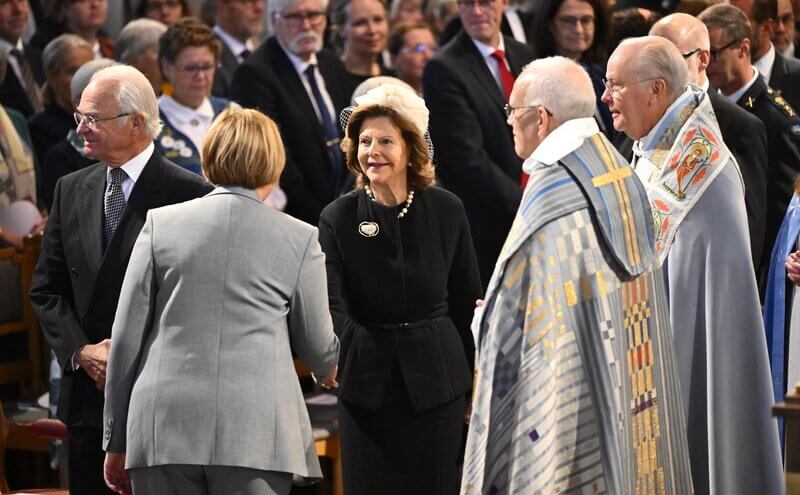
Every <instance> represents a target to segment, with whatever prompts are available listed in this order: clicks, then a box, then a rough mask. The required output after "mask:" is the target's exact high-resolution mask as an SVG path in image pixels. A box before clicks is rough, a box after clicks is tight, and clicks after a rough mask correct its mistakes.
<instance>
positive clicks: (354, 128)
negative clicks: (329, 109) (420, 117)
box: [342, 105, 435, 191]
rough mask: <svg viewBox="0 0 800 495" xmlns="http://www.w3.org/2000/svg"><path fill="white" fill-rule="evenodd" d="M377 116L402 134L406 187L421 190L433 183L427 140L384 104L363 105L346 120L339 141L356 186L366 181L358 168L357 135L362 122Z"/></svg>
mask: <svg viewBox="0 0 800 495" xmlns="http://www.w3.org/2000/svg"><path fill="white" fill-rule="evenodd" d="M376 117H387V118H388V119H389V120H391V121H392V124H394V125H395V126H396V127H397V128H398V129H400V134H401V135H402V136H403V141H405V144H406V150H407V152H408V161H409V163H410V164H411V166H410V167H408V172H407V173H408V187H409V188H411V189H413V190H416V191H421V190H423V189H427V188H429V187H431V186H432V185H434V183H435V174H434V170H433V164H432V163H431V156H430V152H429V150H428V143H427V142H426V141H425V137H424V136H422V135H421V134H420V133H419V131H418V130H417V128H416V126H414V124H413V123H412V122H411V121H410V120H408V119H407V118H405V117H403V116H402V115H400V114H399V113H398V112H396V111H395V110H394V109H392V108H390V107H386V106H383V105H365V106H362V107H358V108H356V109H355V110H354V111H353V114H352V115H351V116H350V120H349V121H348V122H347V132H346V136H345V138H344V140H343V141H342V150H344V152H345V157H346V159H347V168H348V169H350V171H352V172H353V173H354V174H356V188H362V187H364V184H368V183H369V179H368V178H367V176H366V175H365V174H364V171H363V170H361V165H359V163H358V135H359V134H360V133H361V127H362V126H363V125H364V121H365V120H367V119H371V118H376Z"/></svg>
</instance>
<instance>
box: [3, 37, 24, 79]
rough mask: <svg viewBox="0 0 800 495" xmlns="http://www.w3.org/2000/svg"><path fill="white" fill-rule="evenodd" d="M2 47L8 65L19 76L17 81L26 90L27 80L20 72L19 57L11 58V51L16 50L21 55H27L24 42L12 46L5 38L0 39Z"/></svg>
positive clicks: (18, 41) (19, 41)
mask: <svg viewBox="0 0 800 495" xmlns="http://www.w3.org/2000/svg"><path fill="white" fill-rule="evenodd" d="M0 47H1V48H2V49H3V51H4V52H6V59H7V60H8V65H10V66H11V69H13V70H14V74H16V76H17V81H19V83H20V84H21V85H22V87H23V89H24V88H25V83H24V81H25V79H24V78H23V77H22V72H21V71H20V68H19V62H18V61H17V57H13V56H11V50H13V49H14V48H16V49H17V50H19V51H20V52H21V53H25V48H24V47H23V45H22V40H21V39H20V40H17V44H16V45H12V44H11V43H9V41H8V40H6V39H5V38H0Z"/></svg>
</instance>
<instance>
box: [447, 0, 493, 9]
mask: <svg viewBox="0 0 800 495" xmlns="http://www.w3.org/2000/svg"><path fill="white" fill-rule="evenodd" d="M492 4H494V0H457V1H456V5H458V8H460V9H466V10H472V9H474V8H475V6H476V5H477V6H478V7H480V8H481V10H483V9H488V8H489V7H491V6H492Z"/></svg>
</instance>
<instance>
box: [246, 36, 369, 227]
mask: <svg viewBox="0 0 800 495" xmlns="http://www.w3.org/2000/svg"><path fill="white" fill-rule="evenodd" d="M317 63H318V64H319V72H320V73H321V74H322V77H323V79H325V86H326V88H327V90H328V94H329V95H330V97H331V100H332V101H333V106H334V107H335V109H336V115H335V116H333V117H334V118H336V119H337V120H338V117H339V113H340V112H341V111H342V109H344V108H345V107H347V106H348V105H349V104H350V97H351V96H352V94H353V90H354V89H355V87H352V85H351V83H349V82H348V81H351V78H350V77H348V75H347V72H346V71H345V69H344V64H342V62H341V61H340V60H339V59H338V58H337V57H336V55H334V54H333V53H331V52H329V51H327V50H325V49H323V50H321V51H320V52H319V53H317ZM231 98H232V99H234V100H236V101H237V102H238V103H239V104H241V105H242V106H243V107H249V108H256V109H258V110H260V111H262V112H264V113H265V114H266V115H268V116H270V117H271V118H272V119H273V120H274V121H275V122H277V124H278V127H280V129H281V135H282V136H283V142H284V145H285V146H286V167H285V168H284V171H283V175H281V181H280V185H281V188H283V190H284V191H285V192H286V197H287V204H286V213H288V214H290V215H292V216H294V217H296V218H299V219H300V220H304V221H306V222H308V223H311V224H312V225H316V224H317V221H318V220H319V214H320V212H321V211H322V209H323V208H324V207H325V205H327V204H328V203H330V202H331V201H333V200H334V199H335V198H337V197H338V196H339V194H340V193H341V190H340V189H339V188H338V186H337V184H339V183H342V182H343V181H344V178H345V177H346V176H347V175H349V172H347V171H346V170H344V171H342V177H331V166H330V161H329V159H328V153H327V148H326V147H325V138H324V134H325V133H324V131H323V128H322V124H321V123H320V122H319V119H317V114H316V112H314V106H313V104H312V103H311V98H309V96H308V93H307V92H306V90H305V87H304V86H303V82H302V81H301V80H300V77H299V76H298V74H297V71H295V69H294V66H293V65H292V62H291V61H290V60H289V57H288V56H287V55H286V53H285V52H284V51H283V48H281V46H280V44H278V41H277V40H276V39H275V37H274V36H273V37H271V38H269V39H268V40H267V41H265V42H264V43H262V44H261V46H259V47H258V48H257V49H256V51H254V52H253V54H252V55H250V57H249V58H248V59H247V60H246V61H245V62H243V63H242V64H241V65H240V66H239V68H238V69H236V72H235V73H234V75H233V81H232V82H231ZM342 136H343V134H342Z"/></svg>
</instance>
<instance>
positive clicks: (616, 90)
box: [601, 77, 657, 98]
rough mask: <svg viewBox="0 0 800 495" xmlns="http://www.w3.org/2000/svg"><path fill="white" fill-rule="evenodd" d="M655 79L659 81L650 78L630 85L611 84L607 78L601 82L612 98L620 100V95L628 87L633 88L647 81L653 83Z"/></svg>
mask: <svg viewBox="0 0 800 495" xmlns="http://www.w3.org/2000/svg"><path fill="white" fill-rule="evenodd" d="M653 79H657V78H655V77H648V78H647V79H642V80H641V81H635V82H632V83H628V84H625V83H620V82H611V81H609V80H608V79H606V78H605V77H604V78H602V79H601V80H602V81H603V86H605V88H606V91H608V93H609V94H610V95H611V96H613V97H614V98H618V97H619V95H620V93H622V90H623V89H625V88H626V87H627V86H632V85H634V84H639V83H643V82H645V81H652V80H653Z"/></svg>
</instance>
